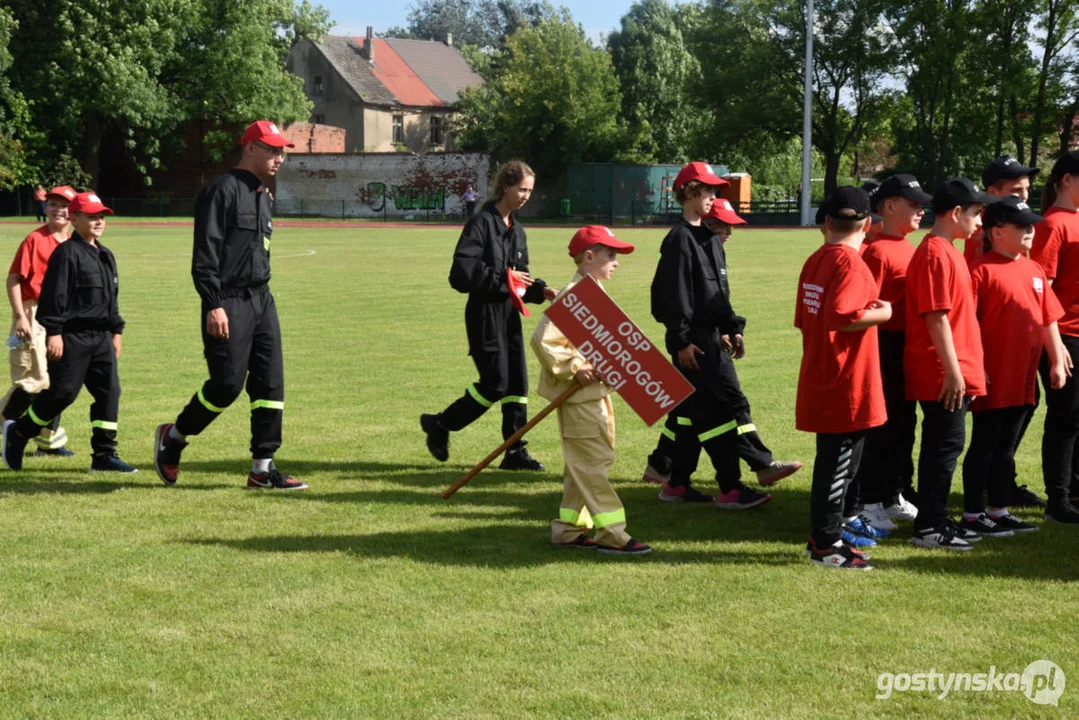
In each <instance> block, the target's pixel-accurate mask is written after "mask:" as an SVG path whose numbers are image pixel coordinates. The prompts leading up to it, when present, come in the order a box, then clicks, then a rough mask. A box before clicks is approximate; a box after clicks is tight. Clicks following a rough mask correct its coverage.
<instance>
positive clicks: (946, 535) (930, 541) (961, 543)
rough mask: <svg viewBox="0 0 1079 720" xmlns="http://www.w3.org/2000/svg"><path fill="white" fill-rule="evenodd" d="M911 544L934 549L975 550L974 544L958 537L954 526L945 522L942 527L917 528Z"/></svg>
mask: <svg viewBox="0 0 1079 720" xmlns="http://www.w3.org/2000/svg"><path fill="white" fill-rule="evenodd" d="M910 544H911V545H913V546H915V547H922V548H930V549H933V550H957V551H960V552H966V551H968V550H973V549H974V546H973V545H971V544H970V543H969V542H967V541H966V540H963V539H961V538H957V537H956V536H955V533H954V532H952V528H951V527H950V526H949V525H947V524H945V525H942V526H941V527H940V528H931V527H930V528H922V529H921V530H915V531H914V535H913V536H912V537H911V539H910Z"/></svg>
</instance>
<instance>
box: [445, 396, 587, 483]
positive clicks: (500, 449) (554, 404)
mask: <svg viewBox="0 0 1079 720" xmlns="http://www.w3.org/2000/svg"><path fill="white" fill-rule="evenodd" d="M580 389H581V384H580V383H578V382H575V383H573V384H572V385H570V386H569V387H568V388H567V389H566V391H565V392H563V393H562V394H561V395H559V396H558V397H556V398H555V399H554V400H552V401H551V404H550V405H548V406H547V407H545V408H543V409H542V410H540V411H539V413H537V414H536V415H535V417H533V418H532V419H531V420H529V421H528V422H527V423H526V424H525V426H524V427H523V428H521V429H520V430H518V431H517V432H515V433H513V435H511V436H510V437H509V439H508V440H506V441H505V442H504V443H502V444H501V445H499V446H498V447H497V448H495V449H494V450H492V451H491V454H490V455H488V456H487V457H485V458H484V459H483V460H480V461H479V463H478V464H477V465H476V467H474V468H472V469H471V470H469V471H468V472H467V473H465V474H464V475H462V476H461V477H459V478H457V482H455V483H454V484H453V485H450V488H449V490H447V491H446V492H444V493H442V499H444V500H448V499H449V497H450V495H453V494H454V493H455V492H457V491H458V490H460V489H461V488H462V487H463V486H464V484H465V483H467V482H468V481H469V480H471V479H472V478H474V477H476V476H477V475H479V474H480V473H481V472H482V471H483V469H484V468H485V467H487V466H488V465H490V464H491V463H492V462H494V460H495V458H496V457H498V456H499V455H501V454H502V453H504V452H505V451H506V450H508V449H509V447H510V446H511V445H513V444H514V443H515V442H517V441H518V440H520V439H521V438H522V437H524V434H525V433H526V432H528V431H529V430H531V429H532V428H534V427H536V426H537V425H539V424H540V423H541V422H542V421H543V419H544V418H545V417H547V416H548V415H550V414H551V413H552V412H553V411H554V410H555V409H556V408H557V407H558V406H559V405H561V404H562V403H564V402H565V401H566V398H568V397H569V396H570V395H572V394H573V393H575V392H577V391H578V390H580Z"/></svg>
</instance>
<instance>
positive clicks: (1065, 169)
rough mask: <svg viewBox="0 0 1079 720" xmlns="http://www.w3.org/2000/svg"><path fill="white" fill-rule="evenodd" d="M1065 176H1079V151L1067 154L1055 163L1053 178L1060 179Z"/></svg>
mask: <svg viewBox="0 0 1079 720" xmlns="http://www.w3.org/2000/svg"><path fill="white" fill-rule="evenodd" d="M1065 175H1079V150H1072V151H1071V152H1066V153H1064V154H1063V155H1061V156H1060V157H1058V158H1057V161H1056V162H1055V163H1053V177H1055V178H1058V179H1059V178H1062V177H1064V176H1065Z"/></svg>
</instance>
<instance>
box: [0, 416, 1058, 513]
mask: <svg viewBox="0 0 1079 720" xmlns="http://www.w3.org/2000/svg"><path fill="white" fill-rule="evenodd" d="M4 439H5V440H6V439H7V434H6V433H5V434H4ZM4 463H5V464H7V453H6V451H5V453H4ZM8 467H11V466H10V465H8ZM12 469H13V470H14V469H17V468H12ZM1045 520H1046V522H1055V523H1061V524H1064V525H1079V509H1076V507H1075V506H1074V505H1072V504H1070V503H1065V504H1062V505H1050V506H1049V507H1047V508H1046V509H1045Z"/></svg>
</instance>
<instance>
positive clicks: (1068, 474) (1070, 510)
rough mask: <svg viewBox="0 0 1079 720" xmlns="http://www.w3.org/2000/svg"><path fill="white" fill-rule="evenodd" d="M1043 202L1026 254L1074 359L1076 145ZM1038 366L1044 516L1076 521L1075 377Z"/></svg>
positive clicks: (1077, 322) (1078, 204) (1078, 249)
mask: <svg viewBox="0 0 1079 720" xmlns="http://www.w3.org/2000/svg"><path fill="white" fill-rule="evenodd" d="M1042 208H1044V210H1043V212H1042V215H1043V216H1044V217H1045V219H1044V220H1043V221H1042V222H1040V223H1038V224H1037V225H1035V226H1034V246H1033V248H1032V249H1031V251H1030V257H1031V259H1033V260H1034V261H1035V262H1037V263H1038V264H1039V265H1041V266H1042V267H1043V268H1044V269H1045V275H1046V277H1048V278H1049V282H1051V283H1052V285H1053V291H1054V292H1055V293H1056V296H1057V297H1058V298H1059V299H1060V304H1061V305H1062V306H1063V307H1064V317H1062V318H1061V319H1060V323H1059V325H1060V336H1061V340H1062V341H1063V344H1064V348H1065V350H1066V351H1067V353H1068V356H1069V357H1070V358H1071V359H1072V360H1074V359H1075V358H1076V357H1079V150H1072V151H1071V152H1068V153H1065V154H1064V155H1061V156H1060V158H1058V159H1057V161H1056V163H1055V164H1054V165H1053V170H1052V171H1051V172H1050V174H1049V177H1048V178H1047V179H1046V183H1045V190H1044V192H1043V195H1042ZM1065 361H1066V362H1067V358H1066V359H1065ZM1040 371H1041V375H1042V385H1043V387H1044V388H1045V406H1046V410H1045V433H1044V435H1042V472H1043V473H1044V474H1045V492H1046V493H1047V494H1048V495H1049V504H1048V506H1047V507H1046V509H1045V519H1046V520H1052V521H1054V522H1061V523H1067V524H1069V525H1079V509H1077V508H1076V507H1075V503H1076V502H1079V498H1077V497H1076V496H1077V494H1079V491H1077V488H1076V487H1075V483H1074V481H1073V479H1072V477H1073V474H1072V473H1073V471H1072V467H1073V460H1074V457H1075V444H1076V440H1077V439H1079V383H1077V382H1076V380H1075V377H1074V376H1070V377H1068V379H1067V381H1066V382H1065V383H1064V386H1063V387H1061V388H1060V389H1054V388H1053V387H1052V385H1051V382H1050V381H1051V378H1050V369H1049V367H1048V364H1047V362H1044V361H1043V362H1042V365H1041V368H1040ZM1069 492H1070V497H1069Z"/></svg>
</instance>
